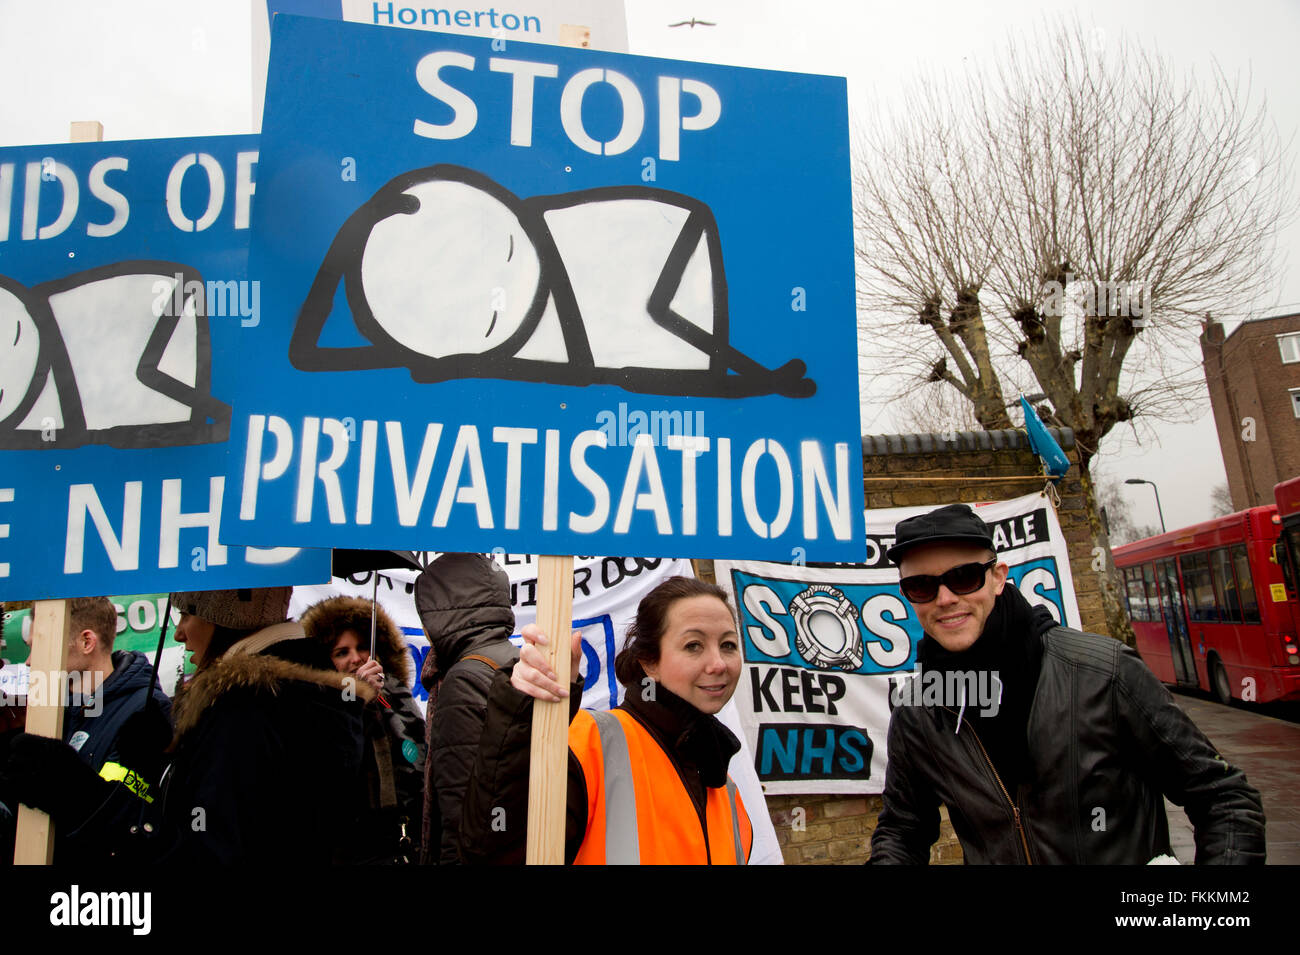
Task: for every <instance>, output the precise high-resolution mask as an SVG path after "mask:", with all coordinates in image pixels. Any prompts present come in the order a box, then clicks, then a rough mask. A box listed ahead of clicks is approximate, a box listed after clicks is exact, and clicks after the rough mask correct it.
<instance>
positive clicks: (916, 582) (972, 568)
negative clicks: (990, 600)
mask: <svg viewBox="0 0 1300 955" xmlns="http://www.w3.org/2000/svg"><path fill="white" fill-rule="evenodd" d="M997 562H998V559H997V558H996V557H994V558H993V559H992V560H987V561H985V562H984V563H982V564H981V563H979V562H978V561H976V562H975V563H973V564H959V565H958V566H956V567H953V568H951V569H950V570H945V571H944V572H943V573H942V574H940V575H939V576H938V577H935V576H934V575H933V574H913V575H912V576H911V577H904V578H902V579H901V580H899V582H898V589H899V590H901V591H902V592H903V596H904V597H906V598H907V599H908V600H910V601H912V603H914V604H928V603H929V602H930V601H931V600H933V599H934V598H935V597H937V596H939V585H940V584H943V585H944V586H945V587H947V588H948V589H949V590H951V591H952V592H953V593H955V594H958V595H962V594H973V593H974V592H975V591H977V590H979V589H980V588H981V587H983V586H984V575H985V574H987V573H988V572H989V568H990V567H992V566H994V565H995V564H996V563H997Z"/></svg>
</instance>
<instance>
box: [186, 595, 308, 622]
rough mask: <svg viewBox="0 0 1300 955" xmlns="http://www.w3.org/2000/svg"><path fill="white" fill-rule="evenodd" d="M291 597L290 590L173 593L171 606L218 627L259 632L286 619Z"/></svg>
mask: <svg viewBox="0 0 1300 955" xmlns="http://www.w3.org/2000/svg"><path fill="white" fill-rule="evenodd" d="M292 595H293V588H292V587H258V588H253V589H245V590H187V591H183V592H181V593H174V594H172V606H173V607H175V608H176V609H177V610H179V611H180V612H181V613H188V614H193V615H194V616H196V617H201V618H202V619H204V620H206V621H208V622H209V623H214V624H216V625H217V626H218V627H227V628H229V629H231V630H260V629H261V628H263V627H269V626H271V625H272V624H277V623H282V622H283V621H285V620H287V619H288V617H289V598H290V597H291V596H292Z"/></svg>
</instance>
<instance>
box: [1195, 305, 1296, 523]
mask: <svg viewBox="0 0 1300 955" xmlns="http://www.w3.org/2000/svg"><path fill="white" fill-rule="evenodd" d="M1296 333H1300V315H1280V316H1277V317H1275V318H1264V319H1257V320H1255V321H1251V322H1242V323H1241V324H1240V325H1238V326H1237V328H1236V329H1234V330H1233V332H1232V334H1231V335H1228V336H1226V337H1225V336H1224V333H1223V326H1222V325H1220V324H1219V323H1218V322H1207V323H1206V324H1205V327H1204V329H1203V330H1202V333H1201V354H1202V357H1203V362H1202V363H1203V365H1204V368H1205V383H1206V386H1207V387H1208V388H1209V391H1210V407H1211V408H1212V409H1213V411H1214V422H1215V428H1216V430H1217V432H1218V435H1219V448H1220V450H1221V451H1222V453H1223V466H1224V470H1225V471H1226V473H1227V476H1228V491H1229V493H1230V494H1231V495H1232V506H1233V507H1234V508H1236V509H1237V510H1243V509H1245V508H1247V507H1258V506H1259V505H1261V504H1272V503H1273V485H1274V484H1277V483H1279V482H1281V481H1285V480H1287V479H1289V478H1293V477H1295V476H1296V475H1297V474H1300V415H1297V414H1296V411H1295V407H1294V406H1293V404H1292V398H1291V392H1292V390H1300V361H1294V360H1292V361H1285V362H1284V361H1283V354H1282V350H1281V348H1280V347H1279V344H1278V338H1279V336H1283V335H1294V334H1296ZM1290 354H1291V357H1292V358H1295V357H1296V355H1297V353H1296V352H1292V353H1290Z"/></svg>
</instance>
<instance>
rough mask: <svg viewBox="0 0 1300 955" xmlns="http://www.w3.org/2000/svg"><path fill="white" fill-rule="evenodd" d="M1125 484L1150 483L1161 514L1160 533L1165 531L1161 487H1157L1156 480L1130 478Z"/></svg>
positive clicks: (1157, 510)
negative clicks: (1161, 505)
mask: <svg viewBox="0 0 1300 955" xmlns="http://www.w3.org/2000/svg"><path fill="white" fill-rule="evenodd" d="M1124 483H1125V484H1150V485H1151V490H1153V491H1155V492H1156V513H1158V514H1159V515H1160V533H1162V534H1163V533H1165V512H1164V510H1162V509H1161V507H1160V489H1159V488H1157V487H1156V482H1155V481H1144V480H1143V479H1142V478H1128V479H1127V480H1126V481H1125V482H1124Z"/></svg>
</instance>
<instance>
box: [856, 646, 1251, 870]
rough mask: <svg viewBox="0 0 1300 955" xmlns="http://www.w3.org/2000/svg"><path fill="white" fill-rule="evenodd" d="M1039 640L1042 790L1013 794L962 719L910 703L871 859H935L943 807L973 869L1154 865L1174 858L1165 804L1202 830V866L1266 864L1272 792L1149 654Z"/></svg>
mask: <svg viewBox="0 0 1300 955" xmlns="http://www.w3.org/2000/svg"><path fill="white" fill-rule="evenodd" d="M1040 639H1042V641H1043V658H1042V667H1041V670H1040V672H1039V677H1038V683H1037V688H1036V690H1035V694H1034V701H1033V705H1032V708H1031V710H1030V714H1029V726H1028V738H1029V754H1030V766H1031V772H1030V773H1029V778H1030V780H1031V781H1030V782H1026V783H1022V784H1021V785H1020V786H1019V787H1018V788H1017V791H1016V792H1014V793H1009V792H1007V791H1006V788H1005V787H1004V786H1003V785H1002V782H1001V780H1000V779H999V778H998V776H997V774H996V773H995V772H994V769H993V763H992V762H991V761H990V760H989V759H988V757H987V755H986V754H985V752H984V747H983V744H982V743H981V742H980V740H979V739H978V737H977V735H976V732H975V730H974V729H973V728H972V727H971V724H970V722H969V721H962V723H961V726H960V729H959V728H958V714H957V712H955V711H954V710H951V709H947V708H944V707H938V706H907V705H905V706H900V707H898V708H897V709H895V710H894V713H893V716H892V717H891V719H890V724H889V744H888V746H889V748H888V753H889V762H888V768H887V770H886V774H885V792H884V810H883V811H882V812H881V814H880V820H879V823H878V825H877V828H876V830H875V832H874V833H873V835H872V838H871V861H872V862H873V863H918V864H924V863H926V862H927V861H928V860H929V853H930V846H931V845H932V844H933V843H934V841H935V840H936V839H937V838H938V835H939V805H940V804H941V803H942V804H943V805H946V806H947V807H948V814H949V818H950V819H951V820H952V825H953V829H954V830H955V831H956V833H957V838H958V839H959V840H960V841H961V845H962V852H963V855H964V857H965V861H966V862H967V863H1025V862H1030V863H1034V864H1039V863H1085V864H1136V865H1141V864H1145V863H1146V862H1148V861H1149V860H1151V859H1152V858H1153V857H1155V856H1157V855H1161V854H1165V853H1168V852H1169V828H1168V822H1167V820H1166V818H1165V811H1164V803H1163V802H1162V798H1161V797H1162V794H1163V795H1164V796H1168V797H1169V799H1170V800H1171V801H1172V802H1174V803H1175V804H1177V805H1180V806H1183V807H1184V809H1185V810H1186V812H1187V815H1188V818H1189V819H1190V820H1191V822H1192V825H1193V826H1194V827H1195V830H1196V862H1197V864H1206V863H1262V862H1263V861H1264V812H1263V807H1262V804H1261V801H1260V797H1259V793H1258V792H1256V790H1255V789H1253V788H1252V787H1251V786H1250V785H1249V784H1248V783H1247V782H1246V777H1245V775H1244V774H1243V773H1242V772H1241V770H1239V769H1236V768H1235V767H1233V766H1230V765H1228V763H1226V762H1225V761H1224V760H1223V758H1222V757H1221V756H1219V755H1218V753H1216V752H1215V750H1214V747H1213V746H1212V745H1211V743H1210V741H1209V740H1208V739H1206V738H1205V735H1204V734H1203V733H1201V731H1200V730H1199V729H1198V728H1197V727H1196V725H1195V724H1194V723H1193V722H1192V721H1191V720H1190V719H1188V717H1187V716H1186V715H1185V714H1184V713H1183V712H1182V710H1180V709H1179V708H1178V706H1177V704H1175V703H1174V700H1173V698H1172V697H1171V696H1170V695H1169V692H1168V691H1167V690H1166V689H1165V688H1164V687H1163V686H1162V685H1161V684H1160V682H1159V681H1158V680H1157V679H1156V677H1155V676H1154V675H1153V674H1152V673H1151V671H1150V670H1149V669H1148V668H1147V666H1146V664H1144V663H1143V662H1142V660H1141V659H1140V658H1139V657H1138V656H1137V654H1136V653H1134V652H1133V651H1132V650H1130V649H1129V648H1128V647H1126V646H1125V645H1124V644H1122V643H1120V642H1119V641H1118V640H1113V639H1111V638H1109V637H1100V636H1097V635H1096V634H1090V633H1080V632H1079V631H1077V630H1070V629H1067V628H1065V627H1052V628H1050V629H1048V630H1046V631H1045V632H1044V633H1043V634H1042V636H1041V638H1040Z"/></svg>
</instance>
